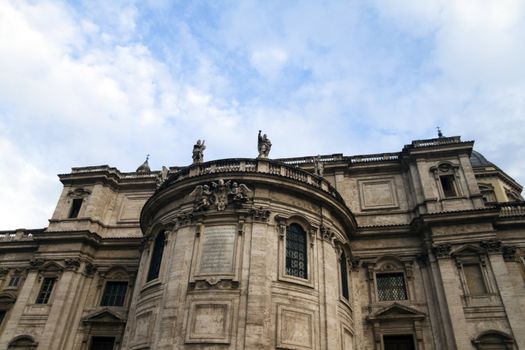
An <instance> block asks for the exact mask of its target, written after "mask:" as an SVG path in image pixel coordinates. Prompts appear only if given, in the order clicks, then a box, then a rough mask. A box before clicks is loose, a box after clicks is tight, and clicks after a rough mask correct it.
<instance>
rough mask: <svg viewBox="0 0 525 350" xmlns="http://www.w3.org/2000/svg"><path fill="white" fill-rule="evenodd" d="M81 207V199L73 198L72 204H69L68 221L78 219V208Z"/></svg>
mask: <svg viewBox="0 0 525 350" xmlns="http://www.w3.org/2000/svg"><path fill="white" fill-rule="evenodd" d="M81 207H82V198H75V199H73V203H71V210H70V211H69V216H68V218H69V219H74V218H76V217H78V214H79V213H80V208H81Z"/></svg>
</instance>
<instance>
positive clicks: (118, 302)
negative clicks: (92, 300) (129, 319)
mask: <svg viewBox="0 0 525 350" xmlns="http://www.w3.org/2000/svg"><path fill="white" fill-rule="evenodd" d="M127 290H128V282H113V281H110V282H107V283H106V289H104V295H103V296H102V301H101V302H100V305H101V306H123V305H124V299H126V291H127Z"/></svg>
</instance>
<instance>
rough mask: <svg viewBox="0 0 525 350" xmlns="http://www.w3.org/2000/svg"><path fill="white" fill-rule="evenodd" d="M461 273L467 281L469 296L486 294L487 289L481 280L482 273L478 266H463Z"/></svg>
mask: <svg viewBox="0 0 525 350" xmlns="http://www.w3.org/2000/svg"><path fill="white" fill-rule="evenodd" d="M463 273H464V274H465V279H466V280H467V287H468V290H469V292H470V295H483V294H487V288H486V286H485V282H484V280H483V272H482V271H481V266H479V264H464V265H463Z"/></svg>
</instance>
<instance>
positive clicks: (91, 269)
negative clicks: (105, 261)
mask: <svg viewBox="0 0 525 350" xmlns="http://www.w3.org/2000/svg"><path fill="white" fill-rule="evenodd" d="M95 272H97V267H96V266H95V265H93V264H92V263H89V262H87V263H86V264H85V265H84V273H85V274H86V276H88V277H91V276H93V275H94V274H95Z"/></svg>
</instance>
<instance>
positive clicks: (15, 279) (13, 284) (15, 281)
mask: <svg viewBox="0 0 525 350" xmlns="http://www.w3.org/2000/svg"><path fill="white" fill-rule="evenodd" d="M20 278H21V276H20V275H13V276H11V279H10V280H9V285H8V286H9V287H18V284H19V283H20Z"/></svg>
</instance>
